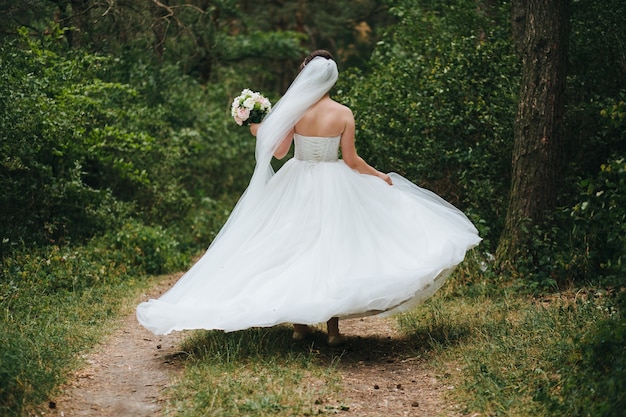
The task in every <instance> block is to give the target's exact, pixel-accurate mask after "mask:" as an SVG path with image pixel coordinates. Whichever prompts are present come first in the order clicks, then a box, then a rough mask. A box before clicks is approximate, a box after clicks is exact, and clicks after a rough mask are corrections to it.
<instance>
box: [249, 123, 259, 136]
mask: <svg viewBox="0 0 626 417" xmlns="http://www.w3.org/2000/svg"><path fill="white" fill-rule="evenodd" d="M260 126H261V123H250V133H252V135H253V136H256V132H258V131H259V127H260Z"/></svg>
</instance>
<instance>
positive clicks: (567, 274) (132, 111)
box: [0, 0, 626, 415]
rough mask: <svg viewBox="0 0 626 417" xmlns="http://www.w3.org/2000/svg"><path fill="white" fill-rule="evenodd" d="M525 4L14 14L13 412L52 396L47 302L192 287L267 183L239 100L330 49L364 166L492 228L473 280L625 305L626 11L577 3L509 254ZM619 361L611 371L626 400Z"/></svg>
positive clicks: (233, 5) (9, 403)
mask: <svg viewBox="0 0 626 417" xmlns="http://www.w3.org/2000/svg"><path fill="white" fill-rule="evenodd" d="M520 3H521V4H522V6H524V5H525V4H526V3H528V2H520V1H518V2H512V3H511V2H506V1H503V2H496V1H479V0H446V1H429V0H385V1H370V0H357V1H344V0H338V1H330V0H329V1H316V2H305V1H299V0H280V1H270V0H267V1H263V0H260V1H234V0H221V1H219V0H218V1H209V0H193V1H183V0H169V1H165V0H162V1H158V0H152V1H149V0H142V1H134V0H118V1H105V0H41V1H26V0H20V1H0V239H1V242H0V257H1V259H0V260H1V261H2V267H1V269H0V303H1V305H2V308H1V310H2V312H3V314H4V315H5V319H3V320H4V322H5V324H6V328H5V329H6V330H5V329H4V328H3V333H4V332H6V337H4V336H3V337H1V338H0V339H1V341H0V380H1V381H2V382H1V383H0V409H2V407H6V409H9V408H10V409H21V407H22V405H23V404H24V403H25V402H28V401H36V400H37V399H41V395H45V392H47V390H49V389H51V387H53V386H55V384H57V382H58V381H57V379H55V378H57V377H55V378H53V379H52V380H51V381H50V382H49V384H48V385H46V384H43V386H42V387H41V391H42V392H43V393H44V394H41V393H37V392H35V393H33V392H34V390H33V388H32V386H33V385H35V384H34V382H33V381H34V380H37V379H38V378H39V377H40V375H39V374H38V373H37V372H39V371H32V372H33V373H31V374H29V373H28V372H31V371H29V370H28V369H30V368H28V366H30V365H28V366H27V365H24V366H21V365H19V364H20V363H25V362H26V359H25V357H24V356H23V355H25V354H22V353H19V352H22V351H24V349H25V347H24V346H26V345H28V343H27V341H25V340H28V339H29V338H30V337H31V335H30V334H29V333H28V332H26V333H25V332H24V330H20V328H19V327H20V326H19V325H17V324H16V323H18V322H23V321H24V320H26V321H27V319H25V318H24V317H29V318H32V317H36V316H38V315H39V313H33V308H34V309H35V310H36V311H41V309H44V310H45V308H44V307H41V306H35V307H33V306H32V300H33V299H35V298H42V299H43V298H46V299H47V300H48V301H47V303H50V305H53V304H54V303H55V302H56V301H54V300H58V299H59V297H71V296H72V294H74V295H75V294H80V293H82V292H85V291H91V290H93V289H94V288H100V287H107V286H115V285H118V284H119V283H121V282H126V281H132V280H135V279H137V277H139V276H144V275H150V274H152V275H154V274H163V273H167V272H172V271H179V270H182V269H184V268H186V267H187V266H188V265H189V262H190V259H191V258H192V257H193V256H197V254H198V253H201V252H202V250H203V249H205V248H206V247H207V246H208V245H209V244H210V242H211V239H212V238H213V237H214V236H215V234H216V233H217V232H218V231H219V227H220V226H221V224H223V222H224V221H225V219H226V218H227V216H228V213H229V210H230V209H231V208H232V206H233V204H234V203H235V202H236V201H237V198H238V197H239V196H240V195H241V193H242V192H243V190H244V189H245V187H246V185H247V183H248V180H249V177H250V174H251V173H252V170H253V167H254V140H253V139H254V138H253V137H252V136H251V135H250V134H249V132H248V131H247V129H245V128H240V127H239V126H237V125H236V124H235V123H234V121H233V120H232V119H231V118H230V115H229V109H230V102H231V100H232V99H233V97H235V96H236V95H238V94H239V92H240V91H241V90H242V89H243V88H251V89H253V90H255V91H260V92H261V93H263V94H264V95H266V96H268V97H269V98H270V99H271V100H272V102H275V101H276V100H277V99H278V98H279V97H280V95H281V94H282V93H283V92H284V91H285V89H286V88H287V87H288V85H289V83H290V82H291V80H292V79H293V77H294V75H295V74H296V71H297V68H298V65H299V64H300V62H301V60H302V59H303V58H304V56H306V55H307V54H308V52H310V51H311V50H314V49H318V48H324V49H328V50H330V51H331V52H332V53H333V54H334V56H335V57H336V59H337V62H338V65H339V68H340V80H339V82H338V84H337V86H336V87H335V89H334V90H333V96H334V98H335V99H337V100H338V101H340V102H342V103H344V104H346V105H348V106H350V107H351V108H352V109H353V111H354V113H355V116H356V119H357V148H358V150H359V153H360V154H361V155H362V156H363V157H364V159H366V160H367V161H368V162H370V163H371V164H372V165H374V166H376V167H377V168H379V169H380V170H383V171H396V172H399V173H401V174H402V175H405V176H406V177H408V178H409V179H410V180H412V181H414V182H415V183H416V184H418V185H420V186H422V187H425V188H428V189H431V190H433V191H435V192H437V193H438V194H440V195H441V196H443V197H444V198H446V199H447V200H448V201H450V202H451V203H453V204H455V205H456V206H457V207H459V208H460V209H461V210H463V211H464V212H465V213H467V215H468V216H469V217H470V219H471V220H472V221H473V222H474V223H475V224H476V225H477V227H478V228H479V230H480V234H481V236H482V237H483V238H484V241H483V243H482V244H481V246H480V247H479V248H478V249H476V250H475V251H474V252H475V253H473V255H472V256H471V259H469V260H468V262H471V263H473V264H475V268H473V269H471V268H470V269H471V270H472V271H473V272H472V274H474V275H471V274H469V273H468V274H469V275H468V276H464V277H463V282H471V281H472V280H479V279H488V280H493V281H500V280H504V281H506V282H508V283H511V282H513V283H515V288H517V289H518V290H519V291H528V292H529V293H532V294H547V293H552V292H556V291H559V290H562V289H564V288H572V287H579V286H587V285H593V286H594V287H598V288H602V289H603V290H604V291H606V292H607V293H608V294H611V296H612V297H614V298H615V305H616V306H620V308H621V307H623V306H624V298H626V297H624V291H623V289H624V286H625V278H624V276H625V274H626V266H625V265H624V262H626V258H624V254H625V252H626V250H625V249H626V240H625V238H624V236H625V235H626V222H625V216H626V186H625V184H624V183H625V181H626V160H625V159H624V158H625V157H626V104H625V101H626V25H624V23H623V22H624V21H626V4H624V2H622V1H617V0H599V1H590V0H580V1H571V2H566V3H567V5H568V12H567V14H564V15H563V16H560V18H561V22H566V23H567V29H568V30H567V67H566V70H565V75H566V78H565V80H564V85H565V90H564V100H563V101H564V104H563V116H562V121H561V124H560V125H559V126H560V129H561V130H560V132H561V137H562V144H561V145H560V147H559V148H558V153H557V154H556V156H555V158H556V159H555V160H556V161H557V162H558V171H556V172H557V173H558V175H557V178H556V184H557V187H556V193H555V195H554V202H555V203H554V205H553V207H551V208H549V209H547V210H544V211H543V212H542V215H541V218H540V219H539V220H536V219H533V221H532V222H522V223H520V226H519V229H524V230H523V232H524V239H523V240H521V241H520V242H521V243H520V245H519V246H516V251H515V253H514V255H511V253H508V254H505V255H503V257H500V255H498V259H496V258H495V256H496V254H497V251H498V246H499V245H503V239H504V240H506V239H511V237H510V233H505V223H506V219H507V210H508V209H509V204H510V202H511V198H510V197H511V189H512V179H513V175H515V174H514V173H513V170H512V159H513V158H512V155H513V152H514V138H516V129H517V126H518V125H517V124H516V112H517V110H518V105H519V100H520V91H522V88H523V87H524V85H523V83H524V82H526V81H524V80H525V78H524V77H523V76H522V75H523V60H522V53H521V52H520V49H519V44H516V41H518V40H519V39H521V38H520V37H521V35H520V34H518V33H516V15H515V13H514V12H515V10H516V9H515V7H516V6H519V4H520ZM529 3H533V2H532V1H530V0H529ZM518 20H519V19H518ZM518 23H519V22H518ZM522 32H523V30H522ZM278 165H279V163H277V166H278ZM531 185H532V184H531ZM535 185H536V186H537V187H538V186H539V184H538V183H535ZM516 192H517V191H516ZM526 196H527V197H526ZM522 198H529V199H532V198H534V196H533V195H532V194H523V195H522ZM505 243H506V242H505ZM55 297H56V298H55ZM46 308H47V307H46ZM38 309H39V310H38ZM20 311H28V312H29V313H28V314H27V315H26V316H20V313H19V312H20ZM20 317H22V318H20ZM615 320H618V319H615ZM619 320H621V321H616V322H615V323H613V322H612V324H611V325H610V326H607V329H609V328H610V329H612V330H611V331H609V330H607V332H609V333H607V334H608V335H607V334H605V333H603V334H601V335H600V336H598V337H603V338H605V339H606V340H608V342H607V343H613V344H612V345H611V346H620V344H621V346H624V341H625V340H626V328H625V327H624V322H623V319H619ZM616 323H620V324H616ZM3 326H4V325H3ZM32 331H35V330H32ZM617 349H618V350H617V351H618V352H619V348H617ZM623 353H624V352H623V350H622V351H621V356H622V359H619V360H617V362H616V363H617V365H614V366H611V367H612V369H613V371H615V370H617V371H616V372H620V373H619V374H617V376H615V375H614V374H612V375H613V376H612V377H611V378H613V377H614V378H615V380H616V381H618V382H616V384H618V385H617V386H618V387H623V386H624V385H623V384H624V380H623V377H624V375H625V374H626V363H625V361H624V359H623V356H624V355H623ZM618 356H619V355H618ZM40 359H41V358H40ZM613 359H614V358H613ZM41 372H43V371H41ZM605 377H606V376H605ZM58 378H60V377H58ZM603 378H604V377H603ZM606 378H608V377H606ZM606 378H605V379H606ZM24 381H26V382H24ZM28 381H30V382H28ZM619 384H622V385H619ZM35 391H36V390H35ZM621 398H622V404H623V401H624V400H623V396H622V397H621ZM581 415H582V414H581Z"/></svg>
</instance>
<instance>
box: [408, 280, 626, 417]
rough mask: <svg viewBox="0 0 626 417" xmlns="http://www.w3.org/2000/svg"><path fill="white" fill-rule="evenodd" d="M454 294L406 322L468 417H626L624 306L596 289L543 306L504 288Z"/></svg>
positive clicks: (556, 297)
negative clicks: (619, 306)
mask: <svg viewBox="0 0 626 417" xmlns="http://www.w3.org/2000/svg"><path fill="white" fill-rule="evenodd" d="M452 287H453V288H452V289H451V290H448V291H447V293H442V294H439V295H438V296H436V297H435V298H433V299H432V300H431V301H430V302H428V303H427V304H426V305H424V306H422V307H420V308H419V309H417V310H415V311H413V312H411V313H410V314H405V315H402V316H400V317H399V323H400V325H401V328H402V329H403V331H404V332H406V333H407V334H409V335H411V336H412V337H413V338H415V339H416V340H417V341H418V342H419V344H421V346H422V347H423V349H424V350H425V351H428V352H429V354H430V357H431V358H432V360H433V363H435V364H436V366H438V367H439V368H440V369H441V370H442V373H446V374H449V375H450V379H451V380H450V381H448V382H447V383H450V384H451V385H453V386H455V387H456V388H455V390H453V391H452V392H450V393H449V395H450V400H451V401H453V402H456V403H460V404H462V405H463V406H464V407H465V410H466V412H467V413H470V414H471V413H474V412H479V413H480V414H481V415H488V416H533V417H534V416H537V417H539V416H565V415H567V416H594V417H595V416H621V415H623V414H622V413H623V410H624V409H626V397H625V394H624V392H625V390H626V373H625V371H624V370H625V368H626V367H625V359H624V356H625V354H626V351H625V350H624V349H625V346H626V337H624V335H625V334H626V328H625V324H626V323H625V321H624V319H623V317H620V315H619V314H618V313H617V310H616V309H615V308H614V304H615V302H616V297H607V294H606V292H603V291H601V290H597V289H591V288H588V289H582V290H579V291H577V292H567V293H558V294H552V295H549V296H545V297H541V298H534V297H532V296H530V295H528V294H523V293H520V291H516V290H513V289H512V288H511V287H507V285H506V284H504V283H500V284H496V283H486V282H483V283H479V284H474V285H471V286H466V285H458V284H457V285H456V286H454V284H453V285H452ZM590 344H591V346H594V345H597V344H600V345H602V346H604V348H605V353H604V354H603V353H599V351H598V349H597V347H596V348H594V347H591V348H590V347H589V346H590ZM598 361H600V362H602V365H597V364H596V362H598ZM610 364H613V365H610ZM607 381H608V382H607Z"/></svg>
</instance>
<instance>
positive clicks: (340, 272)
mask: <svg viewBox="0 0 626 417" xmlns="http://www.w3.org/2000/svg"><path fill="white" fill-rule="evenodd" d="M390 175H391V178H392V180H393V183H394V185H393V186H391V187H390V186H389V185H387V184H386V183H385V182H384V181H382V180H381V179H379V178H377V177H373V176H370V175H362V174H359V173H356V172H355V171H353V170H351V169H350V168H349V167H348V166H347V165H345V163H344V162H343V161H341V160H339V161H335V162H317V163H312V162H305V161H300V160H297V159H291V160H290V161H288V162H287V163H286V164H285V165H284V166H283V167H282V168H281V169H280V170H279V171H278V173H277V174H276V175H274V177H273V178H272V179H271V182H270V184H269V188H268V192H267V195H266V198H265V199H264V200H263V203H262V204H261V205H260V206H259V207H258V209H257V211H256V213H255V215H254V216H248V217H247V218H246V219H237V220H236V222H235V224H230V225H229V229H228V232H227V233H225V234H224V235H223V236H221V238H220V240H219V241H218V242H217V244H216V245H214V246H212V247H211V248H210V249H209V250H208V251H207V252H206V254H205V255H204V256H203V257H202V258H201V259H200V260H199V261H198V262H197V263H196V264H195V265H194V266H193V267H192V269H190V270H189V271H188V272H187V273H186V274H185V275H184V276H183V277H182V278H181V279H180V280H179V281H178V282H177V283H176V285H175V286H174V287H172V289H170V290H169V291H168V292H167V293H165V294H164V295H163V296H162V297H161V298H159V299H158V300H154V299H153V300H149V301H148V302H144V303H141V304H140V305H139V306H138V308H137V317H138V319H139V321H140V323H141V324H142V325H143V326H145V327H146V328H148V329H149V330H151V331H152V332H154V333H156V334H167V333H169V332H171V331H172V330H183V329H221V330H225V331H234V330H241V329H245V328H250V327H266V326H273V325H276V324H279V323H285V322H290V323H303V324H316V323H321V322H325V321H326V320H328V319H330V318H331V317H355V316H360V315H372V314H380V313H383V312H386V313H389V314H390V313H394V312H397V311H402V310H406V309H408V308H410V307H412V306H413V305H415V304H417V303H420V302H422V301H423V300H425V299H426V298H428V297H430V296H431V295H432V294H433V293H434V292H435V291H436V290H437V289H438V288H439V287H440V286H441V285H442V284H443V282H444V281H445V278H446V277H447V276H448V275H449V272H450V271H451V270H452V269H453V268H454V267H455V266H456V265H457V264H458V263H460V262H461V261H462V260H463V258H464V256H465V253H466V251H467V250H468V249H470V248H472V247H473V246H475V245H477V244H478V243H479V242H480V238H479V237H478V233H477V231H476V229H475V228H474V226H473V225H472V223H471V222H470V221H469V220H468V219H467V218H466V217H465V215H464V214H463V213H462V212H460V211H459V210H457V209H456V208H454V207H453V206H451V205H450V204H448V203H447V202H445V201H444V200H442V199H441V198H440V197H438V196H437V195H436V194H434V193H432V192H430V191H428V190H425V189H422V188H419V187H417V186H415V185H414V184H412V183H411V182H409V181H408V180H406V179H405V178H403V177H401V176H400V175H397V174H393V173H392V174H390Z"/></svg>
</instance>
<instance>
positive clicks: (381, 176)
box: [377, 172, 393, 185]
mask: <svg viewBox="0 0 626 417" xmlns="http://www.w3.org/2000/svg"><path fill="white" fill-rule="evenodd" d="M377 176H378V178H380V179H382V180H383V181H385V182H386V183H387V184H389V185H393V183H392V182H391V178H390V177H389V175H387V174H385V173H384V172H378V174H377Z"/></svg>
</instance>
